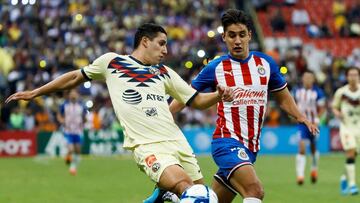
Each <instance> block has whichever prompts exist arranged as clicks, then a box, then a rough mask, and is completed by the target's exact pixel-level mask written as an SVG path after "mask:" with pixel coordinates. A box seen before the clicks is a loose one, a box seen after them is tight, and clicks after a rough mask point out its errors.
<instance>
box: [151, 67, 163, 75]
mask: <svg viewBox="0 0 360 203" xmlns="http://www.w3.org/2000/svg"><path fill="white" fill-rule="evenodd" d="M149 72H150V73H151V74H154V75H160V70H159V69H158V68H155V67H149Z"/></svg>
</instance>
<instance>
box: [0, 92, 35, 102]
mask: <svg viewBox="0 0 360 203" xmlns="http://www.w3.org/2000/svg"><path fill="white" fill-rule="evenodd" d="M34 97H35V95H34V92H33V91H23V92H17V93H14V94H12V95H10V96H9V97H8V98H7V99H6V100H5V104H7V103H9V102H11V101H16V100H31V99H33V98H34Z"/></svg>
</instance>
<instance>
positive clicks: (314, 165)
mask: <svg viewBox="0 0 360 203" xmlns="http://www.w3.org/2000/svg"><path fill="white" fill-rule="evenodd" d="M311 157H312V164H311V171H313V170H317V169H318V163H319V157H320V154H319V152H318V151H316V152H315V154H312V156H311Z"/></svg>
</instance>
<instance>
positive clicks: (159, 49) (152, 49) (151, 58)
mask: <svg viewBox="0 0 360 203" xmlns="http://www.w3.org/2000/svg"><path fill="white" fill-rule="evenodd" d="M166 43H167V37H166V35H165V34H164V33H162V32H159V33H158V35H157V36H156V37H155V38H154V39H153V40H147V43H146V46H147V54H148V59H147V62H148V63H150V64H151V65H156V64H158V63H160V61H161V60H162V59H163V58H164V57H165V55H166V54H167V48H166Z"/></svg>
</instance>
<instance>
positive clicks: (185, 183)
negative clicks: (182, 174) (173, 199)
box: [171, 178, 194, 196]
mask: <svg viewBox="0 0 360 203" xmlns="http://www.w3.org/2000/svg"><path fill="white" fill-rule="evenodd" d="M192 185H194V183H193V182H192V181H191V180H188V179H185V178H184V179H180V180H179V181H178V182H176V183H175V185H174V187H173V189H172V190H171V191H172V192H174V193H176V194H177V195H179V196H180V195H181V194H182V193H183V192H184V191H185V190H186V189H187V188H189V187H191V186H192Z"/></svg>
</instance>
